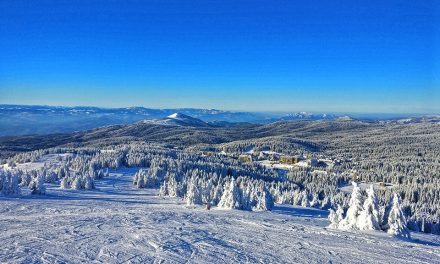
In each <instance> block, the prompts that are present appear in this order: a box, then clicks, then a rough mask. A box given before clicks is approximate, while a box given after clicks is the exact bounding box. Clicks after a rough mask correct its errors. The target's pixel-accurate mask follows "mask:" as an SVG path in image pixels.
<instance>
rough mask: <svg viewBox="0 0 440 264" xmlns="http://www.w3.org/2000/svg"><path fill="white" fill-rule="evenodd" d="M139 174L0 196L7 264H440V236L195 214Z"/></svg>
mask: <svg viewBox="0 0 440 264" xmlns="http://www.w3.org/2000/svg"><path fill="white" fill-rule="evenodd" d="M135 171H136V169H124V170H118V171H113V172H112V173H110V177H108V178H105V179H103V180H99V181H98V182H97V189H96V190H93V191H84V190H61V189H59V188H58V186H48V189H47V193H48V194H47V195H45V196H31V195H29V194H28V193H26V192H24V193H23V196H22V197H21V198H11V197H0V241H1V250H0V262H1V263H3V262H6V263H65V262H66V263H440V236H435V235H427V234H418V233H412V236H413V240H411V241H403V240H398V239H396V238H392V237H389V236H388V235H387V234H386V233H383V232H374V233H355V232H344V231H340V230H332V229H328V228H326V226H327V225H328V224H329V221H328V220H327V219H326V217H327V212H325V211H321V210H316V209H310V208H298V207H292V206H287V205H278V206H276V208H275V210H273V211H272V212H246V211H238V210H232V211H228V210H219V209H216V208H213V209H212V210H209V211H208V210H206V209H204V208H203V207H195V208H188V207H186V206H185V205H184V204H183V203H182V201H181V200H179V199H175V198H160V197H158V196H157V193H158V191H157V190H150V189H134V188H133V187H132V186H131V179H132V175H133V174H134V173H135Z"/></svg>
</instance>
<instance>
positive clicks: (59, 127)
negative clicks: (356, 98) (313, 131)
mask: <svg viewBox="0 0 440 264" xmlns="http://www.w3.org/2000/svg"><path fill="white" fill-rule="evenodd" d="M176 113H178V116H176V117H177V118H172V117H171V116H172V115H173V114H176ZM180 117H183V119H186V120H185V121H184V122H181V121H182V120H179V118H180ZM191 118H194V119H192V121H190V123H191V122H193V123H194V122H195V123H198V126H200V125H202V126H230V125H233V124H234V123H241V122H247V123H257V124H267V123H272V122H276V121H289V120H335V119H344V120H348V119H352V118H356V119H361V120H368V121H377V120H393V121H400V122H414V121H417V122H421V121H426V120H430V119H431V120H434V121H435V120H439V118H438V116H431V117H429V118H427V117H426V116H416V117H415V118H414V115H408V114H407V115H405V114H344V113H340V114H334V113H307V112H298V113H266V112H233V111H224V110H215V109H195V108H178V109H150V108H144V107H128V108H99V107H62V106H29V105H0V127H1V130H0V136H17V135H30V134H53V133H67V132H73V131H81V130H86V129H91V128H96V127H101V126H108V125H124V124H132V123H135V122H138V121H141V120H150V121H147V122H153V123H156V124H159V123H162V124H180V125H185V123H187V122H188V120H189V119H191ZM195 119H199V120H198V121H197V120H195ZM200 121H202V122H200ZM186 125H188V124H186Z"/></svg>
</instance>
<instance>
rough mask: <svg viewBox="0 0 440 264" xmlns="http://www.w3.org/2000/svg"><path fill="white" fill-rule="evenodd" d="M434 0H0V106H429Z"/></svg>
mask: <svg viewBox="0 0 440 264" xmlns="http://www.w3.org/2000/svg"><path fill="white" fill-rule="evenodd" d="M439 11H440V9H439V4H438V2H437V3H436V1H434V0H431V1H393V0H391V1H374V0H365V1H364V0H361V1H352V0H347V1H328V0H322V1H288V0H285V1H277V0H275V1H274V0H271V1H258V0H254V1H231V0H223V1H209V0H204V1H198V0H197V1H181V0H175V1H168V0H157V1H148V0H145V1H140V0H138V1H132V0H125V1H122V0H121V1H93V0H89V1H79V0H78V1H63V0H61V1H60V0H58V1H47V0H39V1H20V0H17V1H9V0H0V103H8V104H9V103H14V104H15V103H16V104H49V105H93V106H106V107H120V106H146V107H153V108H165V107H168V108H171V107H200V108H218V109H229V110H248V111H331V112H407V113H408V112H418V113H420V112H430V113H432V112H440V85H439V84H440V81H439V76H440V65H439V59H440V48H439V47H440V34H439V31H440V30H439V28H440V19H439Z"/></svg>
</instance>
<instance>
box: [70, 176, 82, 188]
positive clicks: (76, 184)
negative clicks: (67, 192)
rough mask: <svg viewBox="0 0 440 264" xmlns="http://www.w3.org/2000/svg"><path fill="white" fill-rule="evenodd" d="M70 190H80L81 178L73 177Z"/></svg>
mask: <svg viewBox="0 0 440 264" xmlns="http://www.w3.org/2000/svg"><path fill="white" fill-rule="evenodd" d="M71 188H72V189H75V190H79V189H81V177H80V176H78V175H77V176H76V177H75V179H74V180H73V182H72V185H71Z"/></svg>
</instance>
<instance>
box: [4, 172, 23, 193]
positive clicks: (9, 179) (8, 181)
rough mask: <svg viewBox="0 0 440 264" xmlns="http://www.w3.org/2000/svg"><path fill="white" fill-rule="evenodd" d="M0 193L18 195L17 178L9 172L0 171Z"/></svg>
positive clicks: (19, 191)
mask: <svg viewBox="0 0 440 264" xmlns="http://www.w3.org/2000/svg"><path fill="white" fill-rule="evenodd" d="M0 193H1V194H3V195H11V196H16V195H20V193H21V190H20V186H19V177H18V176H17V175H15V174H13V173H11V172H10V171H4V170H0Z"/></svg>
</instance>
